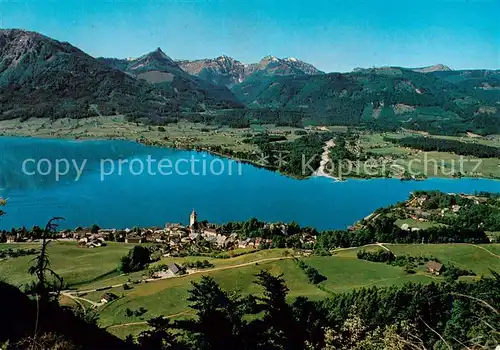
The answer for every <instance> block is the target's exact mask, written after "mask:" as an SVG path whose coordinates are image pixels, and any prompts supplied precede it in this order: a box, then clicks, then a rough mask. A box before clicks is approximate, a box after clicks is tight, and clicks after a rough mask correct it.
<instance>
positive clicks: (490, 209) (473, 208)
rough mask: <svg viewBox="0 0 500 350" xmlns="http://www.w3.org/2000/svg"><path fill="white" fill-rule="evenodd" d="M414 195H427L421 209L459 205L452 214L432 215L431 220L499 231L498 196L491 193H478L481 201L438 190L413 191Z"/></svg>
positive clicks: (499, 210)
mask: <svg viewBox="0 0 500 350" xmlns="http://www.w3.org/2000/svg"><path fill="white" fill-rule="evenodd" d="M414 196H416V197H418V196H427V199H426V200H425V202H423V203H422V209H445V208H447V209H449V208H451V207H452V206H453V205H457V206H459V207H460V209H459V211H458V212H456V213H455V214H454V215H444V216H443V215H440V214H437V215H433V216H432V221H436V222H439V223H442V224H445V225H449V226H457V227H463V228H467V229H471V230H474V229H482V230H485V231H492V232H496V231H500V196H499V195H498V194H494V193H493V194H492V193H479V194H478V197H480V198H482V199H483V200H482V201H480V202H479V201H478V202H476V201H475V200H474V199H471V198H466V197H462V196H459V195H455V194H447V193H442V192H439V191H415V192H414Z"/></svg>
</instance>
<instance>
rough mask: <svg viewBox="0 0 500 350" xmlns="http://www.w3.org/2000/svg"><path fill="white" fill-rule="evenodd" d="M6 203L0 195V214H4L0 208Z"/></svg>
mask: <svg viewBox="0 0 500 350" xmlns="http://www.w3.org/2000/svg"><path fill="white" fill-rule="evenodd" d="M6 204H7V201H6V200H5V199H3V198H2V197H0V216H3V215H5V212H4V211H3V210H2V207H3V206H5V205H6Z"/></svg>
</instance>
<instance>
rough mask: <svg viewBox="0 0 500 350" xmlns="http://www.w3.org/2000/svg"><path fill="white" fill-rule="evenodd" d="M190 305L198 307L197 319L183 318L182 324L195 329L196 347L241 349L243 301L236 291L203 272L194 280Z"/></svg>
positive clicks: (243, 336) (190, 292)
mask: <svg viewBox="0 0 500 350" xmlns="http://www.w3.org/2000/svg"><path fill="white" fill-rule="evenodd" d="M192 285H193V288H192V289H191V290H190V291H189V297H188V298H187V300H188V301H189V303H190V304H189V306H190V307H191V308H192V309H194V310H196V316H197V317H196V320H189V321H184V322H182V321H181V323H180V324H181V327H182V328H184V329H185V330H189V331H191V332H193V333H194V334H195V335H196V336H195V342H196V347H197V348H201V349H207V348H208V349H241V348H244V347H245V346H244V344H245V335H244V334H243V332H242V329H243V327H244V322H243V319H242V317H243V311H244V308H243V305H242V302H241V300H240V297H239V296H238V295H237V294H228V293H226V292H225V291H223V290H222V289H221V288H220V286H219V285H218V284H217V282H215V280H214V279H213V278H212V277H207V276H203V277H202V278H201V281H200V282H192Z"/></svg>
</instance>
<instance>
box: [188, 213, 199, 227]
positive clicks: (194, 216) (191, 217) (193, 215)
mask: <svg viewBox="0 0 500 350" xmlns="http://www.w3.org/2000/svg"><path fill="white" fill-rule="evenodd" d="M197 218H198V215H197V214H196V212H195V211H194V209H193V211H192V212H191V215H189V226H190V227H193V226H194V225H195V224H196V223H197V221H196V220H197Z"/></svg>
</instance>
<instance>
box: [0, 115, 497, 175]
mask: <svg viewBox="0 0 500 350" xmlns="http://www.w3.org/2000/svg"><path fill="white" fill-rule="evenodd" d="M164 129H165V130H166V131H163V132H162V131H158V127H152V126H148V125H143V124H139V123H131V122H128V121H126V120H125V119H124V118H123V117H120V116H116V117H93V118H88V119H85V120H83V121H82V120H72V119H61V120H55V121H51V120H49V119H34V120H33V119H30V120H28V121H23V122H21V121H20V120H19V119H17V120H7V121H0V136H7V137H36V138H46V139H66V140H85V141H90V140H123V141H132V142H137V143H140V144H143V145H146V146H152V147H161V148H171V149H178V150H186V151H197V152H206V153H208V154H210V155H214V156H218V157H222V158H226V159H231V160H235V161H238V162H242V163H245V164H250V165H252V166H255V167H258V168H263V169H266V170H269V171H275V172H278V173H279V174H281V175H284V176H287V177H291V178H294V179H298V180H302V179H308V178H311V177H326V178H329V179H332V180H334V181H343V180H347V179H379V178H395V179H400V180H404V181H419V180H424V179H426V178H462V177H463V178H485V179H495V180H498V179H500V167H499V165H500V159H496V158H490V159H477V160H478V161H481V163H484V166H483V168H484V171H479V172H476V173H473V172H471V173H469V172H466V174H463V175H460V176H456V175H454V176H452V175H450V174H445V171H444V170H446V169H444V170H442V169H441V170H442V171H441V172H439V173H437V174H436V172H438V171H436V170H435V173H431V174H427V175H418V176H402V175H400V174H394V173H389V172H387V171H385V172H384V171H379V172H378V173H375V172H373V173H372V172H370V173H368V172H367V171H363V170H362V169H359V168H360V164H357V165H356V164H355V166H354V168H353V171H352V172H350V173H349V174H346V175H343V174H342V176H340V177H339V176H334V175H333V174H331V173H329V172H328V171H327V170H328V164H329V163H328V162H329V159H328V153H329V152H330V151H331V149H332V147H335V142H334V140H333V139H332V140H329V141H328V143H327V144H325V146H324V147H323V153H322V154H318V156H319V157H321V160H320V163H319V164H320V165H319V167H318V169H317V170H316V171H314V172H313V173H312V174H310V175H305V176H302V175H297V174H291V173H287V172H281V171H279V169H278V168H277V167H275V166H272V165H267V164H262V162H260V161H259V160H255V159H249V158H248V157H245V156H244V155H248V154H253V155H255V154H258V152H259V150H258V148H257V146H255V145H253V144H249V143H245V142H243V140H244V139H245V137H247V133H248V132H249V130H247V129H231V128H222V129H216V128H213V129H211V131H209V132H206V131H205V128H204V127H203V125H196V124H190V123H185V124H182V123H177V124H175V125H172V126H166V127H165V128H164ZM295 129H297V128H290V130H289V131H291V130H295ZM271 130H273V129H271ZM275 130H279V128H277V129H275ZM297 130H300V129H297ZM292 139H293V138H292ZM499 146H500V145H499ZM377 147H378V146H377ZM419 153H420V152H417V155H416V156H415V158H412V159H410V160H408V159H406V158H404V157H403V158H401V162H400V163H401V164H399V163H398V162H397V161H398V160H399V159H396V162H394V164H393V165H394V166H395V167H399V166H403V167H404V166H405V165H407V164H408V163H411V161H422V160H421V159H420V158H421V155H420V154H419ZM429 154H431V155H432V157H434V158H437V160H438V161H439V160H440V161H441V162H442V163H443V164H445V166H446V164H449V163H452V164H455V160H454V159H453V158H452V157H450V154H449V153H442V156H441V157H440V155H441V153H439V152H429ZM382 156H383V155H382ZM384 157H385V156H384ZM330 165H331V164H330ZM361 165H364V164H361ZM495 165H496V169H495ZM384 166H385V164H384ZM417 168H418V169H419V170H421V169H420V168H421V166H420V167H417ZM438 168H440V167H439V166H438Z"/></svg>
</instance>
